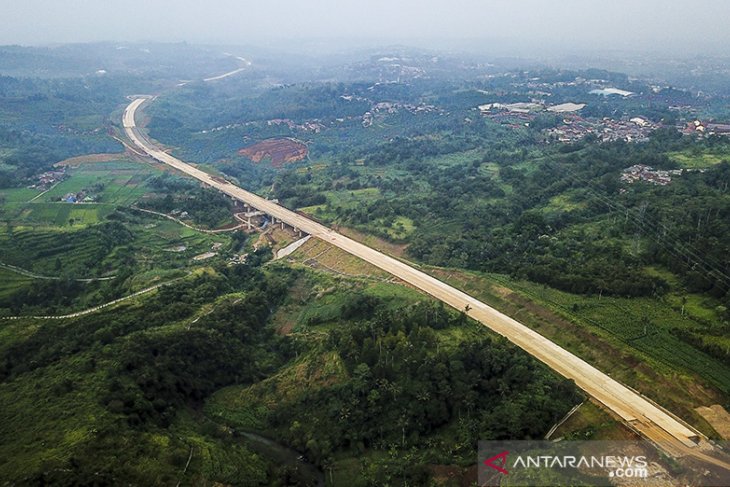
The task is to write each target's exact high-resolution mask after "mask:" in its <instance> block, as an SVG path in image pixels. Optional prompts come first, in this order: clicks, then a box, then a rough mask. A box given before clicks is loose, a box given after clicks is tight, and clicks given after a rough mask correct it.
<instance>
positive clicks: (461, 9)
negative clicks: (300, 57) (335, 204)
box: [0, 0, 730, 53]
mask: <svg viewBox="0 0 730 487" xmlns="http://www.w3.org/2000/svg"><path fill="white" fill-rule="evenodd" d="M728 24H730V1H727V0H605V1H595V0H357V1H353V0H297V1H294V0H255V1H249V0H239V1H233V0H207V1H202V0H201V1H198V0H123V1H117V0H111V1H110V0H0V44H48V43H59V42H85V41H100V40H122V41H188V42H196V43H199V42H206V43H215V42H220V43H253V44H266V43H267V42H268V41H271V40H272V39H291V38H350V39H356V40H358V39H359V40H362V39H378V40H383V41H391V40H397V41H412V43H414V44H417V43H418V42H420V41H422V40H423V39H431V40H439V39H445V40H447V39H464V38H470V39H490V40H500V41H505V42H506V43H517V44H520V45H535V46H554V45H557V46H561V47H567V48H571V47H572V48H575V49H578V50H579V49H581V48H583V47H589V48H595V47H599V48H600V47H602V48H609V49H610V48H621V49H623V48H627V47H635V48H639V49H641V50H668V49H676V48H682V49H684V50H689V51H695V52H698V53H699V52H701V51H702V49H703V47H708V48H712V49H714V50H720V51H721V52H722V50H725V49H727V48H726V47H725V46H727V44H728V42H729V41H730V29H729V28H728Z"/></svg>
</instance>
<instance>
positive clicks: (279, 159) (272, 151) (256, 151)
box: [238, 139, 309, 167]
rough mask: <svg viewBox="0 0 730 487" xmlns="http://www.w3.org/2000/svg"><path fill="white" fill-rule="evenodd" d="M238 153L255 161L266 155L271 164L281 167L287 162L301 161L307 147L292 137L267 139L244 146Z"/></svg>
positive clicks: (307, 151)
mask: <svg viewBox="0 0 730 487" xmlns="http://www.w3.org/2000/svg"><path fill="white" fill-rule="evenodd" d="M238 153H239V154H241V155H242V156H246V157H248V158H249V159H251V160H252V161H253V162H256V163H259V162H261V161H262V160H264V159H266V158H267V157H268V158H270V159H271V165H272V166H274V167H281V166H283V165H284V164H286V163H287V162H296V161H301V160H302V159H304V158H306V157H307V154H309V149H308V148H307V146H306V145H305V144H303V143H302V142H299V141H296V140H292V139H268V140H263V141H261V142H259V143H257V144H254V145H252V146H249V147H245V148H243V149H241V150H240V151H238Z"/></svg>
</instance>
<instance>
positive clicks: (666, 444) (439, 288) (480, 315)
mask: <svg viewBox="0 0 730 487" xmlns="http://www.w3.org/2000/svg"><path fill="white" fill-rule="evenodd" d="M149 99H151V97H144V98H137V99H135V100H134V101H133V102H132V103H131V104H130V105H129V106H128V107H127V108H126V110H125V112H124V120H123V122H124V130H125V132H126V134H127V136H128V137H129V138H130V140H131V141H132V142H133V143H134V144H135V145H136V146H137V147H139V148H140V149H141V150H143V151H144V152H146V153H147V154H148V155H149V156H150V157H152V158H153V159H156V160H157V161H159V162H162V163H164V164H167V165H168V166H171V167H174V168H175V169H177V170H179V171H181V172H183V173H185V174H187V175H189V176H192V177H194V178H196V179H198V180H199V181H201V182H203V183H205V184H207V185H209V186H212V187H213V188H216V189H217V190H219V191H221V192H222V193H225V194H227V195H229V196H231V197H232V198H235V199H237V200H239V201H242V202H244V203H247V204H249V205H250V206H253V207H254V208H256V209H258V210H260V211H263V212H265V213H267V214H269V215H270V216H272V217H274V218H276V219H277V220H280V221H282V222H284V223H286V224H288V225H291V226H292V227H295V228H297V229H299V230H302V231H304V232H306V233H308V234H310V235H311V236H313V237H316V238H319V239H321V240H324V241H325V242H328V243H330V244H332V245H334V246H336V247H339V248H340V249H342V250H344V251H346V252H348V253H350V254H352V255H354V256H356V257H359V258H361V259H363V260H364V261H366V262H369V263H370V264H373V265H375V266H376V267H379V268H380V269H383V270H384V271H386V272H388V273H390V274H392V275H394V276H396V277H398V278H400V279H402V280H403V281H405V282H407V283H408V284H410V285H412V286H414V287H416V288H418V289H420V290H422V291H424V292H425V293H427V294H430V295H431V296H433V297H434V298H436V299H438V300H440V301H443V302H444V303H446V304H448V305H450V306H452V307H453V308H456V309H457V310H460V311H461V310H464V311H466V313H467V314H468V315H469V316H470V317H471V318H473V319H475V320H477V321H479V322H480V323H482V324H483V325H485V326H486V327H488V328H489V329H491V330H493V331H495V332H496V333H499V334H500V335H502V336H504V337H505V338H507V339H508V340H510V341H511V342H512V343H514V344H515V345H517V346H519V347H520V348H522V349H523V350H525V351H526V352H528V353H529V354H530V355H532V356H533V357H535V358H537V359H538V360H540V361H542V362H543V363H545V364H547V365H548V366H549V367H550V368H552V369H553V370H555V371H556V372H558V373H559V374H560V375H562V376H564V377H567V378H568V379H572V380H573V381H575V383H576V385H577V386H578V387H580V388H581V389H583V390H584V391H585V392H586V393H588V394H589V395H590V396H592V397H593V398H594V399H596V400H597V401H599V402H600V403H601V404H603V405H604V406H605V407H606V408H607V409H609V410H611V411H612V412H613V413H615V414H616V415H618V416H619V417H620V418H621V419H623V420H624V421H625V422H626V423H628V424H629V425H630V426H631V427H632V428H634V429H635V430H636V431H638V432H639V433H641V434H642V435H643V436H644V437H646V438H647V439H648V440H650V441H652V442H653V443H654V444H656V445H657V446H659V447H660V448H661V449H663V450H664V451H666V452H667V453H669V454H671V455H674V456H684V455H690V456H692V457H695V458H698V459H701V460H703V461H705V462H708V463H712V464H714V465H716V466H720V467H722V468H725V469H727V470H730V463H726V462H724V461H722V460H719V459H717V458H714V457H712V456H710V455H708V454H707V452H708V451H710V450H712V446H711V445H710V444H709V443H708V442H707V441H705V440H704V439H703V438H702V437H701V435H700V434H699V433H697V432H696V431H694V430H692V429H690V427H689V426H687V425H686V424H684V423H682V422H681V421H679V420H678V419H677V418H675V417H674V416H672V415H671V414H669V413H667V412H666V411H665V410H663V409H662V408H660V407H659V406H657V405H655V404H653V403H652V402H650V401H648V400H647V399H645V398H644V397H642V396H641V395H640V394H638V393H637V392H635V391H633V390H631V389H629V388H628V387H626V386H624V385H623V384H621V383H619V382H617V381H616V380H614V379H612V378H611V377H609V376H608V375H606V374H604V373H603V372H601V371H600V370H598V369H596V368H595V367H593V366H592V365H590V364H588V363H587V362H585V361H584V360H582V359H581V358H579V357H577V356H575V355H573V354H572V353H571V352H569V351H567V350H565V349H564V348H562V347H560V346H558V345H557V344H555V343H553V342H552V341H550V340H548V339H547V338H545V337H543V336H542V335H540V334H538V333H536V332H535V331H533V330H531V329H530V328H528V327H527V326H525V325H523V324H522V323H520V322H518V321H516V320H514V319H512V318H510V317H509V316H507V315H505V314H503V313H500V312H499V311H497V310H496V309H494V308H491V307H490V306H487V305H486V304H484V303H482V302H481V301H479V300H477V299H475V298H473V297H471V296H469V295H468V294H466V293H464V292H462V291H460V290H458V289H456V288H454V287H452V286H449V285H448V284H446V283H443V282H441V281H439V280H438V279H436V278H434V277H432V276H430V275H428V274H426V273H424V272H421V271H419V270H417V269H414V268H413V267H411V266H409V265H408V264H405V263H403V262H401V261H399V260H397V259H394V258H392V257H390V256H387V255H385V254H383V253H381V252H378V251H377V250H374V249H372V248H370V247H368V246H366V245H363V244H361V243H359V242H356V241H354V240H352V239H350V238H348V237H345V236H344V235H341V234H339V233H337V232H335V231H333V230H331V229H329V228H327V227H326V226H324V225H322V224H319V223H317V222H315V221H312V220H310V219H308V218H306V217H304V216H302V215H300V214H298V213H295V212H293V211H291V210H288V209H286V208H284V207H282V206H280V205H279V204H276V203H274V202H272V201H269V200H267V199H265V198H262V197H260V196H258V195H256V194H253V193H251V192H248V191H246V190H244V189H241V188H239V187H238V186H235V185H233V184H231V183H230V182H227V181H224V180H222V179H221V178H217V177H216V178H214V177H212V176H211V175H209V174H208V173H206V172H204V171H201V170H199V169H197V168H196V167H193V166H191V165H190V164H187V163H185V162H183V161H181V160H179V159H176V158H175V157H172V156H171V155H170V154H168V153H166V152H163V151H162V150H160V149H159V148H157V147H156V146H154V145H153V144H151V143H150V142H149V140H148V139H147V138H146V136H145V135H144V134H143V133H142V132H141V131H140V130H139V128H138V127H137V125H136V123H135V113H136V111H137V109H139V107H140V106H141V105H142V104H143V103H144V102H145V101H147V100H149Z"/></svg>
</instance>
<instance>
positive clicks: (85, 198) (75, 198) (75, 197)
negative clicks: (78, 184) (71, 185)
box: [61, 190, 96, 203]
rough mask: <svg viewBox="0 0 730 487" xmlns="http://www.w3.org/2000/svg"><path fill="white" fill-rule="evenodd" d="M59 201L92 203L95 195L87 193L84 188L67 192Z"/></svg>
mask: <svg viewBox="0 0 730 487" xmlns="http://www.w3.org/2000/svg"><path fill="white" fill-rule="evenodd" d="M61 201H63V202H65V203H94V202H95V201H96V196H93V195H90V194H88V193H87V192H86V191H85V190H81V191H79V192H78V193H67V194H65V195H64V196H62V197H61Z"/></svg>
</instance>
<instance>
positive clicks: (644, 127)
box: [543, 115, 659, 143]
mask: <svg viewBox="0 0 730 487" xmlns="http://www.w3.org/2000/svg"><path fill="white" fill-rule="evenodd" d="M658 127H659V125H658V124H656V123H654V122H651V121H649V120H647V119H646V118H643V117H634V118H631V119H628V120H627V119H621V120H614V119H611V118H603V119H600V120H587V119H585V118H582V117H580V116H577V115H573V116H569V117H566V118H564V119H563V122H562V123H561V124H560V125H558V126H557V127H554V128H550V129H545V130H544V131H543V133H544V135H545V140H546V141H547V142H550V141H557V142H561V143H572V142H577V141H579V140H581V139H583V138H584V137H585V136H587V135H589V134H593V135H595V136H596V137H597V138H598V140H600V141H602V142H612V141H616V140H624V141H626V142H646V141H647V140H649V134H650V133H651V132H652V131H654V130H656V129H657V128H658Z"/></svg>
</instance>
